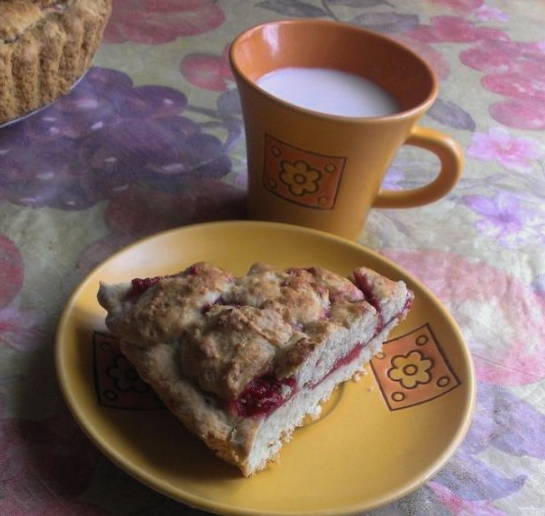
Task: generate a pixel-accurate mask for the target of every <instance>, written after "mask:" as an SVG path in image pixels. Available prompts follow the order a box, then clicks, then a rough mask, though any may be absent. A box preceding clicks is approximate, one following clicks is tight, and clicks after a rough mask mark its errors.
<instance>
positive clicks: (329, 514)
mask: <svg viewBox="0 0 545 516" xmlns="http://www.w3.org/2000/svg"><path fill="white" fill-rule="evenodd" d="M228 226H247V227H256V228H270V229H277V230H282V229H284V230H288V231H295V232H299V233H306V234H311V235H314V236H316V237H320V238H323V239H325V240H329V241H332V242H335V243H337V244H342V245H347V246H349V247H351V248H353V249H355V250H358V251H360V252H361V251H363V252H364V253H367V254H369V255H371V256H373V257H374V258H375V259H378V260H379V261H382V262H385V263H386V264H387V265H388V266H390V267H392V268H393V269H394V270H395V271H396V272H398V273H400V274H401V276H403V277H404V279H408V280H409V281H410V282H412V283H413V284H415V285H417V286H418V288H420V289H422V291H424V293H425V294H426V295H427V296H428V297H429V298H430V299H431V301H432V302H433V304H434V305H435V306H436V307H437V308H438V309H439V310H440V311H441V312H442V315H443V316H444V317H445V318H446V320H447V322H448V323H449V326H450V327H451V328H452V330H453V331H454V333H455V334H456V336H457V339H458V341H459V342H461V352H462V356H463V358H464V362H465V363H466V365H467V368H468V378H467V389H468V402H467V404H466V407H465V411H464V414H463V419H462V421H461V424H460V425H459V426H458V428H457V430H456V433H455V435H454V437H453V438H452V440H451V441H450V443H449V444H448V446H447V447H446V448H445V449H444V450H443V451H442V453H440V454H439V455H438V456H437V458H436V459H435V460H434V461H433V462H432V464H431V466H430V467H428V469H427V471H426V472H425V473H423V474H422V475H420V476H419V477H416V479H415V480H413V481H412V482H407V483H405V484H404V485H403V486H402V487H400V488H398V489H397V490H392V491H391V492H390V493H386V494H384V495H383V496H381V497H377V498H374V499H371V500H369V502H365V501H363V502H362V503H359V504H351V505H345V506H344V507H342V508H341V507H340V508H339V509H324V510H319V511H315V510H313V511H293V510H289V511H285V510H281V511H259V512H256V511H255V510H253V509H246V508H242V507H237V506H233V505H230V504H226V503H220V502H216V501H211V500H209V499H207V498H205V497H202V496H199V495H195V494H193V493H192V492H190V491H182V492H180V490H179V489H177V490H176V489H174V488H170V489H169V488H168V485H165V486H163V485H161V484H162V482H161V480H159V481H157V480H156V477H155V476H153V475H151V474H149V473H148V472H147V471H146V470H145V468H142V467H140V466H130V465H127V464H126V463H125V462H124V460H123V457H122V456H121V455H120V454H119V453H117V452H116V450H115V449H114V447H113V446H110V445H109V444H108V443H107V442H104V440H103V439H101V437H100V432H95V431H94V429H93V425H92V424H89V420H88V418H87V416H86V412H85V411H83V410H80V408H79V407H78V404H77V399H76V398H75V397H74V396H72V394H71V393H70V389H69V379H68V376H69V373H68V370H67V368H66V367H65V365H64V358H63V349H64V346H63V338H62V336H63V334H64V333H65V331H66V326H67V324H68V321H69V315H70V313H71V312H72V309H73V307H74V305H75V303H76V301H77V299H78V297H79V296H80V294H81V292H82V291H83V290H84V289H85V287H86V285H87V283H88V282H89V281H90V278H91V277H92V276H93V275H94V274H95V273H96V271H97V270H98V269H100V268H102V267H104V266H106V265H107V264H108V263H109V262H111V261H114V260H116V259H117V257H118V256H119V255H121V254H123V253H125V252H127V251H129V250H131V249H133V248H135V247H138V246H140V245H142V244H143V243H145V242H147V241H149V240H152V239H155V238H160V237H165V236H167V235H169V234H175V233H179V232H184V231H191V230H198V229H200V228H204V229H206V228H208V227H218V228H219V227H228ZM54 359H55V370H56V376H57V381H58V383H59V387H60V390H61V392H62V395H63V398H64V400H65V402H66V404H67V406H68V408H69V410H70V412H71V414H72V416H73V417H74V419H75V421H76V423H77V424H78V426H79V427H80V428H81V429H82V431H83V432H84V434H85V435H86V436H87V437H88V438H89V440H90V441H91V443H92V444H93V445H94V446H96V447H97V448H98V449H99V450H100V451H101V452H102V453H103V454H104V455H105V456H106V457H107V458H108V459H109V460H111V461H112V462H113V463H114V464H115V465H116V466H117V467H119V468H120V469H122V470H123V471H124V472H125V473H127V474H128V475H130V476H131V477H133V478H135V479H136V480H137V481H139V482H141V483H142V484H144V485H145V486H147V487H149V488H151V489H153V490H154V491H156V492H159V493H160V494H162V495H164V496H166V497H168V498H170V499H172V500H175V501H177V502H181V503H183V504H185V505H187V506H189V507H193V508H197V509H201V510H205V511H209V512H212V513H214V514H233V515H240V516H255V515H257V514H259V515H263V516H295V515H302V516H311V515H312V516H339V515H341V514H342V515H356V514H358V513H361V511H369V510H373V509H377V508H379V507H382V506H384V505H386V504H388V503H391V502H393V501H396V500H398V499H400V498H402V497H404V496H406V495H408V494H410V493H411V492H413V491H415V490H416V489H418V488H419V487H421V486H422V485H423V484H425V483H426V482H427V481H428V480H429V479H430V478H431V477H433V476H434V475H435V474H437V472H438V471H439V470H440V469H441V468H442V467H443V466H444V465H445V464H446V462H447V461H448V460H449V459H450V458H451V457H452V455H453V454H454V452H455V451H456V449H457V448H458V446H459V445H460V443H461V442H462V440H463V439H464V437H465V436H466V434H467V432H468V430H469V427H470V424H471V419H472V416H473V412H474V410H475V404H476V377H475V367H474V364H473V359H472V356H471V352H470V350H469V347H468V345H467V343H466V341H465V339H464V336H463V334H462V331H461V330H460V328H459V326H458V323H457V322H456V320H455V319H454V317H453V316H452V315H451V314H450V312H449V311H448V310H447V309H446V307H445V306H444V305H443V303H442V302H441V301H440V300H439V298H438V297H437V296H436V295H435V294H434V293H433V292H432V291H431V290H430V289H429V288H428V287H427V286H426V285H425V284H424V283H423V282H422V281H420V280H419V279H418V278H416V277H414V276H413V275H412V274H411V273H410V272H408V271H406V270H405V269H404V268H402V267H401V266H400V265H398V264H396V263H395V262H394V261H392V260H390V259H389V258H387V257H385V256H383V255H381V254H380V253H378V252H377V251H375V250H374V249H370V248H368V247H366V246H364V245H362V244H359V243H358V242H354V241H351V240H348V239H346V238H343V237H340V236H337V235H333V234H331V233H327V232H324V231H319V230H316V229H312V228H308V227H304V226H296V225H293V224H284V223H280V222H268V221H256V220H227V221H216V222H204V223H196V224H189V225H187V226H180V227H176V228H172V229H168V230H165V231H160V232H158V233H153V234H151V235H148V236H145V237H143V238H140V239H138V240H136V241H135V242H133V243H131V244H129V245H127V246H125V247H122V248H121V249H119V250H118V251H116V252H115V253H114V254H112V255H110V256H108V258H106V259H105V260H103V261H102V262H100V263H99V264H97V265H96V266H95V267H93V268H92V269H91V270H90V271H89V272H88V273H87V274H86V275H85V277H84V278H83V279H82V280H81V281H80V282H79V284H78V285H77V286H76V287H75V289H74V291H73V292H72V294H71V295H70V297H69V299H68V301H67V302H66V304H65V306H64V308H63V311H62V315H61V317H60V319H59V322H58V325H57V330H56V333H55V351H54ZM339 511H341V512H339Z"/></svg>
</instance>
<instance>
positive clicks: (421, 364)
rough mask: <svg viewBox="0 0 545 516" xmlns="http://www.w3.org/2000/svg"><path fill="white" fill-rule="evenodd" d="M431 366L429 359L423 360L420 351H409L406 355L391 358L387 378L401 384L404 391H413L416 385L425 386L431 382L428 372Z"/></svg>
mask: <svg viewBox="0 0 545 516" xmlns="http://www.w3.org/2000/svg"><path fill="white" fill-rule="evenodd" d="M432 365H433V362H432V361H431V360H430V359H429V358H424V356H423V355H422V353H421V352H420V351H411V352H410V353H407V354H406V355H398V356H396V357H394V358H392V366H393V367H392V368H391V369H389V370H388V376H389V377H390V378H391V379H392V380H395V381H396V382H399V383H401V385H402V386H403V387H405V389H414V388H415V387H416V386H417V385H418V384H425V383H428V382H429V381H430V380H431V375H430V373H429V372H428V371H429V370H430V369H431V367H432Z"/></svg>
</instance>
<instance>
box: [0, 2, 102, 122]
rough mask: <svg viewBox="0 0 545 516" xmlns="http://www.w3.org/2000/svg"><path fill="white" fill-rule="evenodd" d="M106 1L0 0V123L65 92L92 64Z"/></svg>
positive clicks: (44, 103)
mask: <svg viewBox="0 0 545 516" xmlns="http://www.w3.org/2000/svg"><path fill="white" fill-rule="evenodd" d="M111 3H112V0H56V1H53V0H2V1H0V124H1V123H4V122H7V121H9V120H13V119H16V118H18V117H20V116H23V115H25V114H26V113H29V112H31V111H33V110H35V109H38V108H40V107H42V106H44V105H46V104H48V103H50V102H52V101H54V100H55V99H57V98H58V97H60V96H61V95H64V94H66V93H68V91H69V90H70V88H71V87H72V85H73V84H74V82H75V81H76V80H77V79H78V78H79V77H80V76H81V75H83V73H84V72H85V71H86V70H87V69H88V68H89V66H90V64H91V60H92V58H93V56H94V54H95V51H96V49H97V47H98V45H99V43H100V40H101V38H102V32H103V30H104V27H105V26H106V22H107V21H108V18H109V16H110V12H111Z"/></svg>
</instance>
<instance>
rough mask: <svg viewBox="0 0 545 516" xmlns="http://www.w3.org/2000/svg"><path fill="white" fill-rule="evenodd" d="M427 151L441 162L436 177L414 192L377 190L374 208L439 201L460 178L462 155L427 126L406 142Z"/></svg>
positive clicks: (447, 138)
mask: <svg viewBox="0 0 545 516" xmlns="http://www.w3.org/2000/svg"><path fill="white" fill-rule="evenodd" d="M405 143H406V144H407V145H414V146H415V147H421V148H423V149H427V150H429V151H431V152H433V153H434V154H436V155H437V157H438V158H439V160H440V162H441V171H440V172H439V175H438V176H437V177H436V178H435V179H434V180H433V181H432V182H431V183H429V184H427V185H425V186H422V187H420V188H414V189H413V190H400V191H397V190H380V191H379V193H378V194H377V197H376V198H375V201H374V202H373V207H375V208H412V207H414V206H421V205H422V204H428V203H430V202H433V201H436V200H437V199H440V198H441V197H443V196H444V195H446V194H447V193H448V192H449V191H450V190H452V188H453V187H454V185H455V184H456V183H457V182H458V179H460V176H461V175H462V169H463V166H464V155H463V152H462V149H461V147H460V145H459V144H458V143H457V142H456V141H455V140H453V139H452V138H451V137H450V136H447V135H446V134H444V133H442V132H440V131H436V130H435V129H430V128H428V127H420V126H415V127H413V129H412V131H411V134H410V135H409V137H408V138H407V141H406V142H405Z"/></svg>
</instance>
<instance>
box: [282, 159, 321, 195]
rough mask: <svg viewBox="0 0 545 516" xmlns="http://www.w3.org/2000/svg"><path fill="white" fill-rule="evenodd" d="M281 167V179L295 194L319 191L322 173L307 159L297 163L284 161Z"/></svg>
mask: <svg viewBox="0 0 545 516" xmlns="http://www.w3.org/2000/svg"><path fill="white" fill-rule="evenodd" d="M280 167H281V168H280V174H279V177H280V181H282V182H283V183H284V184H285V185H286V186H287V187H288V188H289V191H290V192H291V193H292V194H293V195H304V194H307V193H315V192H317V191H318V188H319V182H320V178H321V176H322V174H320V172H319V171H318V170H316V169H314V168H312V167H311V166H310V165H309V164H308V163H306V162H305V161H297V162H295V163H290V162H289V161H282V162H281V164H280Z"/></svg>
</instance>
